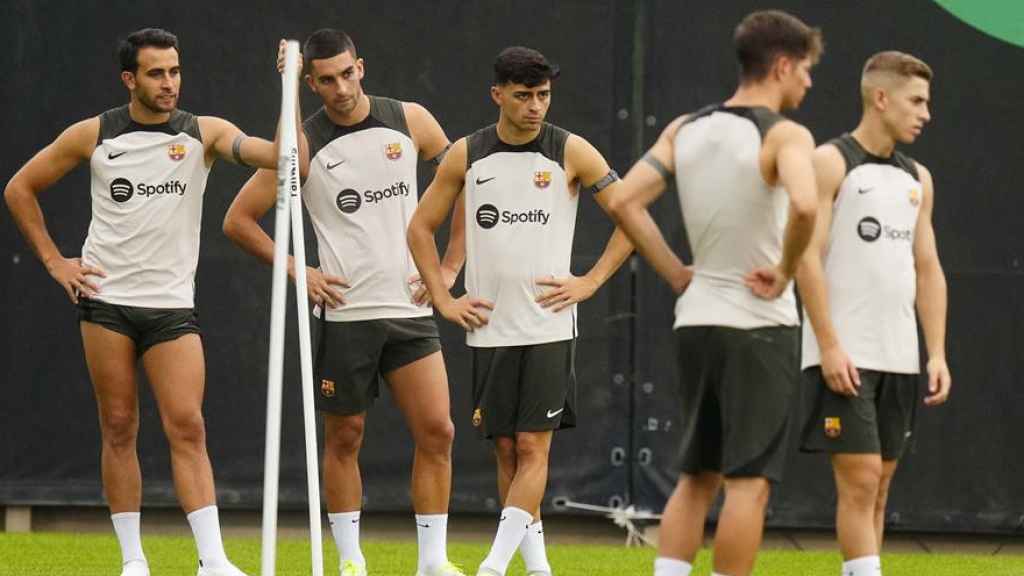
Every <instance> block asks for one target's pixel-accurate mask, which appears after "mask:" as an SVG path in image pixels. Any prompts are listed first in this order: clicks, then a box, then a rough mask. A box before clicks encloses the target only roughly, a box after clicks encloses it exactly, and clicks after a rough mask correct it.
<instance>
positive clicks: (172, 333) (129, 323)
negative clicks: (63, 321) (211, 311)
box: [78, 297, 202, 356]
mask: <svg viewBox="0 0 1024 576" xmlns="http://www.w3.org/2000/svg"><path fill="white" fill-rule="evenodd" d="M78 321H79V322H91V323H93V324H98V325H100V326H103V327H104V328H107V329H109V330H113V331H114V332H117V333H119V334H124V335H125V336H127V337H129V338H131V339H132V341H134V342H135V353H136V354H137V355H138V356H142V355H143V354H145V353H146V351H147V350H149V349H150V348H152V347H153V346H155V345H157V344H160V343H161V342H169V341H171V340H177V339H178V338H180V337H182V336H184V335H185V334H199V335H200V336H202V332H201V331H200V330H199V313H198V312H197V311H196V309H195V308H142V307H140V306H121V305H119V304H109V303H107V302H103V301H100V300H91V299H89V298H84V297H83V298H79V299H78Z"/></svg>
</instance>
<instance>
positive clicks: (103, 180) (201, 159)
mask: <svg viewBox="0 0 1024 576" xmlns="http://www.w3.org/2000/svg"><path fill="white" fill-rule="evenodd" d="M89 165H90V168H91V171H92V184H91V189H92V221H91V222H90V223H89V234H88V236H87V237H86V239H85V244H84V245H83V246H82V261H83V262H84V263H86V264H89V265H91V266H96V267H97V268H100V269H101V270H103V271H104V272H105V273H106V274H107V276H106V278H100V277H90V279H91V280H93V281H94V282H95V283H96V284H97V286H98V288H99V292H98V293H97V295H96V299H97V300H100V301H103V302H108V303H110V304H118V305H123V306H138V307H144V308H192V307H194V305H195V300H194V297H195V274H196V265H197V263H198V261H199V229H200V224H201V222H202V215H203V193H204V191H205V189H206V177H207V176H208V175H209V173H210V168H209V167H208V166H207V165H206V160H205V153H204V149H203V141H202V136H201V135H200V133H199V123H198V121H197V119H196V117H195V116H193V115H192V114H189V113H188V112H183V111H181V110H175V111H174V112H172V113H171V116H170V119H169V120H168V121H167V122H166V123H163V124H138V123H136V122H134V121H133V120H132V119H131V116H130V115H129V113H128V106H127V105H125V106H122V107H120V108H115V109H113V110H108V111H107V112H104V113H103V114H101V115H100V132H99V141H98V143H97V146H96V150H95V151H93V153H92V158H91V159H90V161H89Z"/></svg>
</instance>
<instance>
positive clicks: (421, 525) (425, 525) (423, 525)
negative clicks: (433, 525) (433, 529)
mask: <svg viewBox="0 0 1024 576" xmlns="http://www.w3.org/2000/svg"><path fill="white" fill-rule="evenodd" d="M416 525H417V526H419V527H420V528H430V524H420V523H419V522H417V523H416Z"/></svg>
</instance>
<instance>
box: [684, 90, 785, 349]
mask: <svg viewBox="0 0 1024 576" xmlns="http://www.w3.org/2000/svg"><path fill="white" fill-rule="evenodd" d="M781 120H784V118H782V117H781V116H780V115H778V114H777V113H775V112H773V111H771V110H769V109H767V108H747V107H726V106H724V105H715V106H709V107H707V108H704V109H702V110H700V111H699V112H696V113H695V114H693V115H691V116H689V117H688V118H687V119H686V120H685V121H684V122H683V124H682V125H681V126H680V128H679V131H678V132H677V133H676V137H675V172H676V189H677V190H678V192H679V203H680V207H681V208H682V212H683V220H684V222H685V225H686V233H687V236H688V238H689V240H690V248H691V250H692V252H693V266H694V276H693V280H692V282H691V283H690V285H689V287H687V289H686V291H685V292H683V294H682V295H681V296H680V297H679V299H678V300H677V301H676V321H675V328H679V327H681V326H728V327H732V328H741V329H751V328H761V327H765V326H796V325H797V324H799V318H798V317H797V310H796V298H795V297H794V295H793V287H792V284H791V285H790V286H788V287H786V290H785V291H784V292H783V293H782V295H781V296H779V297H778V298H776V299H775V300H764V299H761V298H758V297H757V296H755V295H754V293H753V292H752V291H751V290H750V288H748V287H747V286H746V285H745V284H744V283H743V278H744V276H746V275H747V274H749V273H750V272H751V271H753V270H754V269H756V268H762V267H766V266H773V265H776V264H777V263H778V262H779V261H780V260H781V259H782V239H783V232H784V230H785V226H786V219H787V214H788V210H789V196H788V195H787V194H786V190H785V189H784V188H782V187H781V186H774V187H772V186H769V185H768V184H766V183H765V181H764V177H763V176H762V174H761V166H760V154H761V141H762V139H763V138H764V136H765V134H767V133H768V130H770V129H771V127H772V126H774V125H775V124H776V123H777V122H779V121H781Z"/></svg>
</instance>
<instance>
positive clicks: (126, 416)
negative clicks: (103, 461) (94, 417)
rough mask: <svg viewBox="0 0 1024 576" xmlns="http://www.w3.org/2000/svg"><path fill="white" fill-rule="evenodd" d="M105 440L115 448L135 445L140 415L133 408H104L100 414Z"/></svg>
mask: <svg viewBox="0 0 1024 576" xmlns="http://www.w3.org/2000/svg"><path fill="white" fill-rule="evenodd" d="M100 430H102V432H103V442H104V443H105V444H106V445H107V446H109V447H111V448H115V449H123V448H131V447H133V446H135V439H136V437H137V436H138V432H139V415H138V413H137V412H136V411H135V410H134V409H132V408H121V409H119V408H114V409H110V410H104V411H103V413H102V415H101V416H100Z"/></svg>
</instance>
